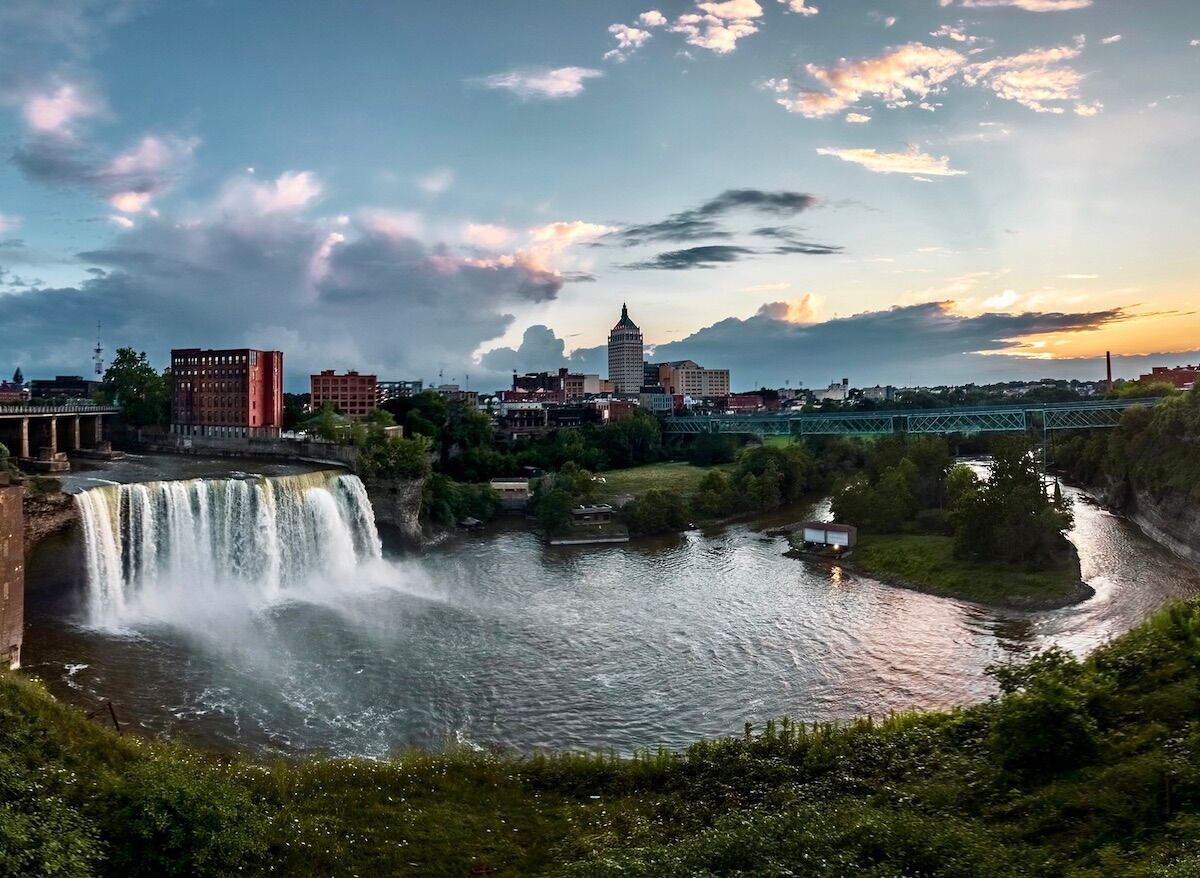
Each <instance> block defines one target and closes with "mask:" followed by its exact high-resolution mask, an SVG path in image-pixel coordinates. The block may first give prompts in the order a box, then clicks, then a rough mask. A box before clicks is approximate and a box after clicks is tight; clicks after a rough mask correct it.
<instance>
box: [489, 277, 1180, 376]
mask: <svg viewBox="0 0 1200 878" xmlns="http://www.w3.org/2000/svg"><path fill="white" fill-rule="evenodd" d="M784 286H786V285H784ZM776 288H778V287H776ZM820 309H821V306H820V302H819V300H818V299H817V298H816V297H815V296H813V295H811V294H805V295H803V296H800V297H799V298H796V299H791V300H787V301H775V302H767V303H766V304H764V305H763V306H762V307H761V308H759V310H758V312H757V313H756V314H755V315H754V316H752V317H749V318H747V319H745V320H740V319H737V318H732V317H731V318H727V319H725V320H720V321H718V322H717V323H714V324H713V325H712V326H708V327H705V328H704V329H701V330H699V331H697V332H695V333H692V334H691V335H689V336H687V337H686V338H684V339H681V340H680V341H676V342H669V343H665V344H659V345H657V346H656V347H655V349H654V352H653V354H652V355H651V360H652V361H665V360H684V359H692V360H695V361H697V362H699V363H703V364H704V365H706V366H710V367H719V368H728V369H730V371H731V376H730V377H731V379H732V383H733V386H734V388H735V389H738V388H741V389H745V388H749V387H758V386H760V385H763V384H765V385H767V386H770V387H779V386H782V385H783V384H784V382H785V381H790V382H791V383H792V385H796V384H797V383H798V382H802V383H805V384H807V385H808V386H814V387H815V386H824V385H825V384H826V383H828V382H829V381H831V380H834V379H838V378H840V377H841V376H843V375H846V376H849V377H850V382H851V384H852V385H856V386H870V385H874V384H896V385H913V384H943V383H945V382H946V381H947V380H948V379H949V376H953V380H955V381H984V380H1002V379H1004V380H1006V379H1011V378H1014V377H1018V376H1022V377H1029V378H1040V377H1043V376H1045V375H1047V374H1053V375H1061V376H1068V377H1080V378H1093V377H1097V376H1098V375H1099V374H1100V370H1101V369H1102V364H1101V362H1100V360H1099V359H1097V360H1056V361H1054V365H1053V366H1052V367H1049V368H1048V366H1047V362H1046V361H1045V360H1039V359H1034V358H1032V357H1031V356H1030V351H1031V350H1033V349H1032V348H1031V347H1029V344H1030V341H1029V340H1030V339H1036V338H1038V337H1041V338H1046V337H1048V336H1051V335H1053V336H1063V335H1071V334H1075V333H1082V332H1090V331H1093V330H1098V329H1103V328H1104V327H1107V326H1111V325H1113V324H1117V323H1121V322H1124V321H1126V320H1129V319H1131V318H1130V316H1129V314H1127V313H1126V312H1124V311H1122V310H1120V309H1109V310H1102V311H1091V312H1084V313H1062V312H1050V313H1040V312H1033V313H1023V314H1007V313H1004V314H995V313H982V314H972V315H963V314H962V313H960V312H958V311H957V310H955V306H954V303H953V302H946V301H943V302H929V303H924V304H920V305H908V306H903V307H896V308H891V309H889V310H886V311H868V312H865V313H861V314H855V315H853V316H850V317H844V318H837V319H833V320H825V321H823V322H816V321H817V319H818V312H819V310H820ZM648 340H649V339H648ZM564 348H565V344H564V343H563V341H562V340H561V339H559V338H557V337H556V336H555V334H554V333H553V332H552V331H551V330H550V329H548V328H547V327H545V326H534V327H531V328H530V329H529V330H527V331H526V333H525V336H524V339H523V341H522V344H521V345H520V347H519V348H517V349H515V350H514V349H513V348H499V349H497V350H494V351H490V352H488V353H487V354H484V355H483V357H482V358H481V364H480V368H481V369H486V370H487V371H489V372H492V373H495V374H496V376H497V386H502V385H506V384H507V375H508V374H511V371H512V370H513V369H517V370H518V371H522V372H524V371H535V370H536V371H542V370H554V369H557V368H559V367H561V366H566V367H568V368H570V369H572V370H576V371H584V372H599V373H600V374H603V373H604V370H605V366H606V363H605V349H604V348H603V347H597V348H584V349H576V350H574V351H572V352H571V354H570V356H569V357H564V356H563V354H562V351H563V349H564ZM1037 350H1041V349H1040V348H1039V349H1037ZM1189 353H1190V352H1189ZM1162 359H1163V358H1162V357H1161V356H1159V357H1158V359H1154V358H1153V357H1149V356H1147V357H1129V358H1124V367H1125V369H1126V370H1127V371H1130V372H1132V373H1133V374H1137V370H1138V369H1139V368H1140V367H1141V366H1142V365H1144V364H1147V363H1151V362H1161V361H1162ZM1185 359H1186V357H1185ZM1142 371H1144V369H1142ZM474 375H475V372H474V371H473V372H472V383H473V384H474Z"/></svg>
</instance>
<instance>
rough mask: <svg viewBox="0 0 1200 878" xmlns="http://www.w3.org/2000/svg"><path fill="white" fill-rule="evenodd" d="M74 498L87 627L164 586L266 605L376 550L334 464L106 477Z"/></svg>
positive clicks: (367, 516)
mask: <svg viewBox="0 0 1200 878" xmlns="http://www.w3.org/2000/svg"><path fill="white" fill-rule="evenodd" d="M75 502H76V504H77V506H78V507H79V516H80V520H81V522H82V525H83V536H84V547H85V560H86V565H87V585H88V612H89V616H90V620H91V622H92V623H93V624H95V625H101V626H107V625H114V624H116V625H119V624H121V623H122V622H123V621H125V617H126V614H127V612H128V611H129V610H131V609H132V608H133V607H134V606H135V605H136V604H137V603H139V602H143V601H146V600H151V601H152V600H155V599H158V598H161V597H163V595H164V594H165V593H166V592H167V591H169V590H176V591H189V590H191V591H197V590H200V589H211V588H213V587H214V586H216V587H218V588H219V589H221V590H229V589H236V590H237V591H238V592H239V593H240V595H241V596H242V597H248V598H253V599H256V600H260V601H262V602H264V603H269V602H272V601H274V600H276V599H278V598H279V597H280V595H281V593H283V592H285V591H286V590H287V589H288V587H289V586H293V585H296V584H298V583H300V582H303V581H311V580H313V579H314V578H316V577H323V578H325V579H328V580H331V581H333V582H337V581H345V580H344V578H345V577H348V576H351V575H353V574H354V573H355V572H356V570H357V569H358V568H359V566H360V565H362V564H363V563H365V562H368V561H370V560H373V559H378V558H380V556H381V545H380V542H379V534H378V532H377V531H376V529H375V515H374V513H373V511H372V509H371V504H370V502H369V501H368V499H367V493H366V489H365V488H364V487H363V484H362V482H361V481H359V479H358V477H357V476H352V475H347V474H344V473H341V472H337V471H327V472H315V473H305V474H303V475H294V476H279V477H271V478H257V479H191V480H186V481H163V482H143V483H139V484H129V485H104V486H101V487H96V488H91V489H89V490H86V491H83V492H81V493H79V494H76V495H75Z"/></svg>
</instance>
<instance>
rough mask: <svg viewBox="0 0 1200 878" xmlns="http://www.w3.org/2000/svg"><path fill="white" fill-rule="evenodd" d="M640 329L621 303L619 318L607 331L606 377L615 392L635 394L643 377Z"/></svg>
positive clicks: (640, 385)
mask: <svg viewBox="0 0 1200 878" xmlns="http://www.w3.org/2000/svg"><path fill="white" fill-rule="evenodd" d="M644 363H645V360H644V358H643V355H642V331H641V330H640V329H638V326H637V324H636V323H634V322H633V321H632V320H630V319H629V309H628V308H627V307H626V306H625V305H621V319H620V320H618V321H617V323H616V325H615V326H613V328H612V330H611V331H610V332H609V333H608V378H609V380H610V381H612V383H613V389H614V392H615V393H619V394H623V395H624V394H631V395H636V394H637V393H638V392H639V391H640V390H641V389H642V382H643V380H644V378H645V366H644Z"/></svg>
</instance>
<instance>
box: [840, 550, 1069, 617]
mask: <svg viewBox="0 0 1200 878" xmlns="http://www.w3.org/2000/svg"><path fill="white" fill-rule="evenodd" d="M848 560H849V566H850V567H851V568H852V569H854V570H857V571H859V572H861V573H864V574H866V575H867V576H874V577H878V578H879V579H881V580H883V581H885V582H888V581H891V582H895V583H897V584H903V585H910V586H912V587H913V588H917V589H920V590H921V591H927V592H931V593H933V594H944V595H950V596H953V597H961V598H966V599H968V600H975V601H980V602H982V603H987V604H1006V605H1014V606H1021V605H1029V606H1035V605H1045V606H1051V605H1062V604H1066V603H1070V602H1072V599H1078V597H1079V596H1080V594H1079V592H1080V589H1079V566H1078V561H1077V559H1076V558H1075V557H1074V554H1073V553H1072V556H1071V557H1070V558H1069V559H1068V560H1065V561H1064V562H1063V563H1062V564H1061V565H1059V566H1057V567H1051V568H1048V569H1044V570H1035V571H1028V570H1025V569H1023V568H1020V567H1014V566H1012V565H1009V564H999V563H985V562H975V561H963V560H961V559H959V558H956V557H954V540H953V538H952V537H947V536H936V535H929V534H870V535H868V536H864V537H861V538H860V540H859V544H858V547H857V548H856V549H855V550H854V553H853V554H852V555H851V556H850V558H849V559H848Z"/></svg>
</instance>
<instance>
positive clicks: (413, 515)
mask: <svg viewBox="0 0 1200 878" xmlns="http://www.w3.org/2000/svg"><path fill="white" fill-rule="evenodd" d="M363 484H364V485H366V488H367V498H368V499H369V500H370V501H371V507H372V508H373V509H374V510H375V523H376V524H377V525H383V526H385V527H388V528H391V529H392V530H394V531H395V532H396V533H398V534H399V535H400V536H401V537H402V538H403V539H404V540H405V541H406V542H411V543H420V542H422V540H423V534H422V532H421V522H420V518H421V495H422V493H423V491H424V489H425V480H424V479H381V478H372V477H363Z"/></svg>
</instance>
